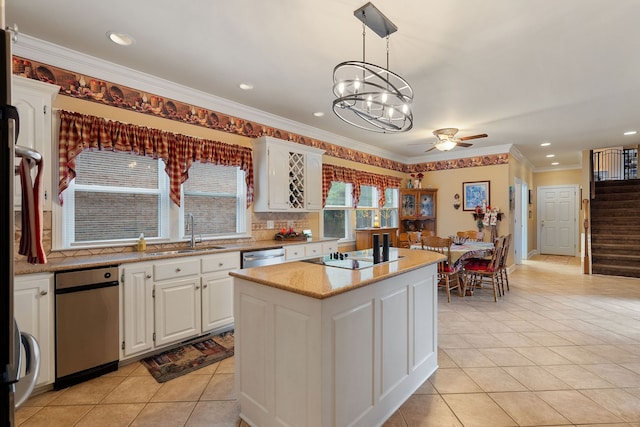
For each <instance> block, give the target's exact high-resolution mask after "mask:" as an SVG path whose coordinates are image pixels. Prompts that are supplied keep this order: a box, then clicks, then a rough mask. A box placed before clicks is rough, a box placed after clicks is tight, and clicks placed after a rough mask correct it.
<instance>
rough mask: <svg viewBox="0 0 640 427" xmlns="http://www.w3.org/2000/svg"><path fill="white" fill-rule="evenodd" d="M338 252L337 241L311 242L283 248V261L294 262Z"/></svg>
mask: <svg viewBox="0 0 640 427" xmlns="http://www.w3.org/2000/svg"><path fill="white" fill-rule="evenodd" d="M337 250H338V241H337V240H336V241H329V242H312V243H302V244H298V245H287V246H285V247H284V259H285V261H295V260H299V259H306V258H316V257H319V256H322V255H327V254H330V253H332V252H336V251H337Z"/></svg>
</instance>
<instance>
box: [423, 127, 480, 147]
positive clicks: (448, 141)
mask: <svg viewBox="0 0 640 427" xmlns="http://www.w3.org/2000/svg"><path fill="white" fill-rule="evenodd" d="M457 133H458V129H457V128H443V129H436V130H434V131H433V134H434V135H435V137H436V138H437V139H436V142H434V143H433V147H431V148H430V149H428V150H427V151H426V152H429V151H431V150H433V149H438V150H440V151H449V150H452V149H454V148H455V147H471V146H472V145H473V144H469V143H468V142H463V141H466V140H469V139H478V138H486V137H487V136H489V135H487V134H486V133H481V134H478V135H471V136H463V137H461V138H456V137H455V135H456V134H457Z"/></svg>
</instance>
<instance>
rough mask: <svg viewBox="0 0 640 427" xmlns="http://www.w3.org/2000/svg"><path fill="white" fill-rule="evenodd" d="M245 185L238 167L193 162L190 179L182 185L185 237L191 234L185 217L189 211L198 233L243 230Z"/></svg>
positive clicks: (221, 232) (208, 234) (210, 233)
mask: <svg viewBox="0 0 640 427" xmlns="http://www.w3.org/2000/svg"><path fill="white" fill-rule="evenodd" d="M245 187H246V185H245V183H244V172H243V171H242V170H240V168H238V167H230V166H219V165H212V164H209V163H193V164H192V165H191V167H190V168H189V179H188V180H187V181H186V182H185V183H184V184H183V185H182V198H181V200H182V206H183V207H184V209H183V211H184V213H183V215H182V217H183V221H184V228H183V229H184V236H185V237H186V236H187V235H188V234H190V233H191V230H190V229H189V221H188V220H187V217H188V215H189V214H190V213H191V214H193V218H194V232H195V233H196V234H199V235H201V236H222V235H231V234H235V233H237V232H239V231H240V230H241V231H244V224H245V222H246V215H245V212H246V209H245V208H244V206H245V200H246V192H245Z"/></svg>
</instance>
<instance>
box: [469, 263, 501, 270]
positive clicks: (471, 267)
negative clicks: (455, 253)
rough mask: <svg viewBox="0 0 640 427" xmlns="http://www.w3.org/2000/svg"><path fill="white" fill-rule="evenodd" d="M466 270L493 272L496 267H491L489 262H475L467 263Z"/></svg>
mask: <svg viewBox="0 0 640 427" xmlns="http://www.w3.org/2000/svg"><path fill="white" fill-rule="evenodd" d="M464 268H465V270H471V271H488V272H493V271H494V268H493V267H491V268H489V265H488V264H485V263H477V264H476V263H473V264H467V265H465V266H464Z"/></svg>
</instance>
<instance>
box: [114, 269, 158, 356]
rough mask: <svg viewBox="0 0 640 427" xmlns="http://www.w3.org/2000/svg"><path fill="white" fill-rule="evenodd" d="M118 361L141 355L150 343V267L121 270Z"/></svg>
mask: <svg viewBox="0 0 640 427" xmlns="http://www.w3.org/2000/svg"><path fill="white" fill-rule="evenodd" d="M120 290H121V292H120V295H121V301H120V307H121V308H120V318H121V320H122V321H121V322H120V337H121V340H122V347H121V349H122V355H121V358H123V359H124V358H126V357H128V356H131V355H134V354H139V353H144V352H145V351H149V350H151V349H153V348H154V343H153V332H154V324H153V312H154V304H153V263H151V262H139V263H133V264H126V265H122V266H120Z"/></svg>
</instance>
